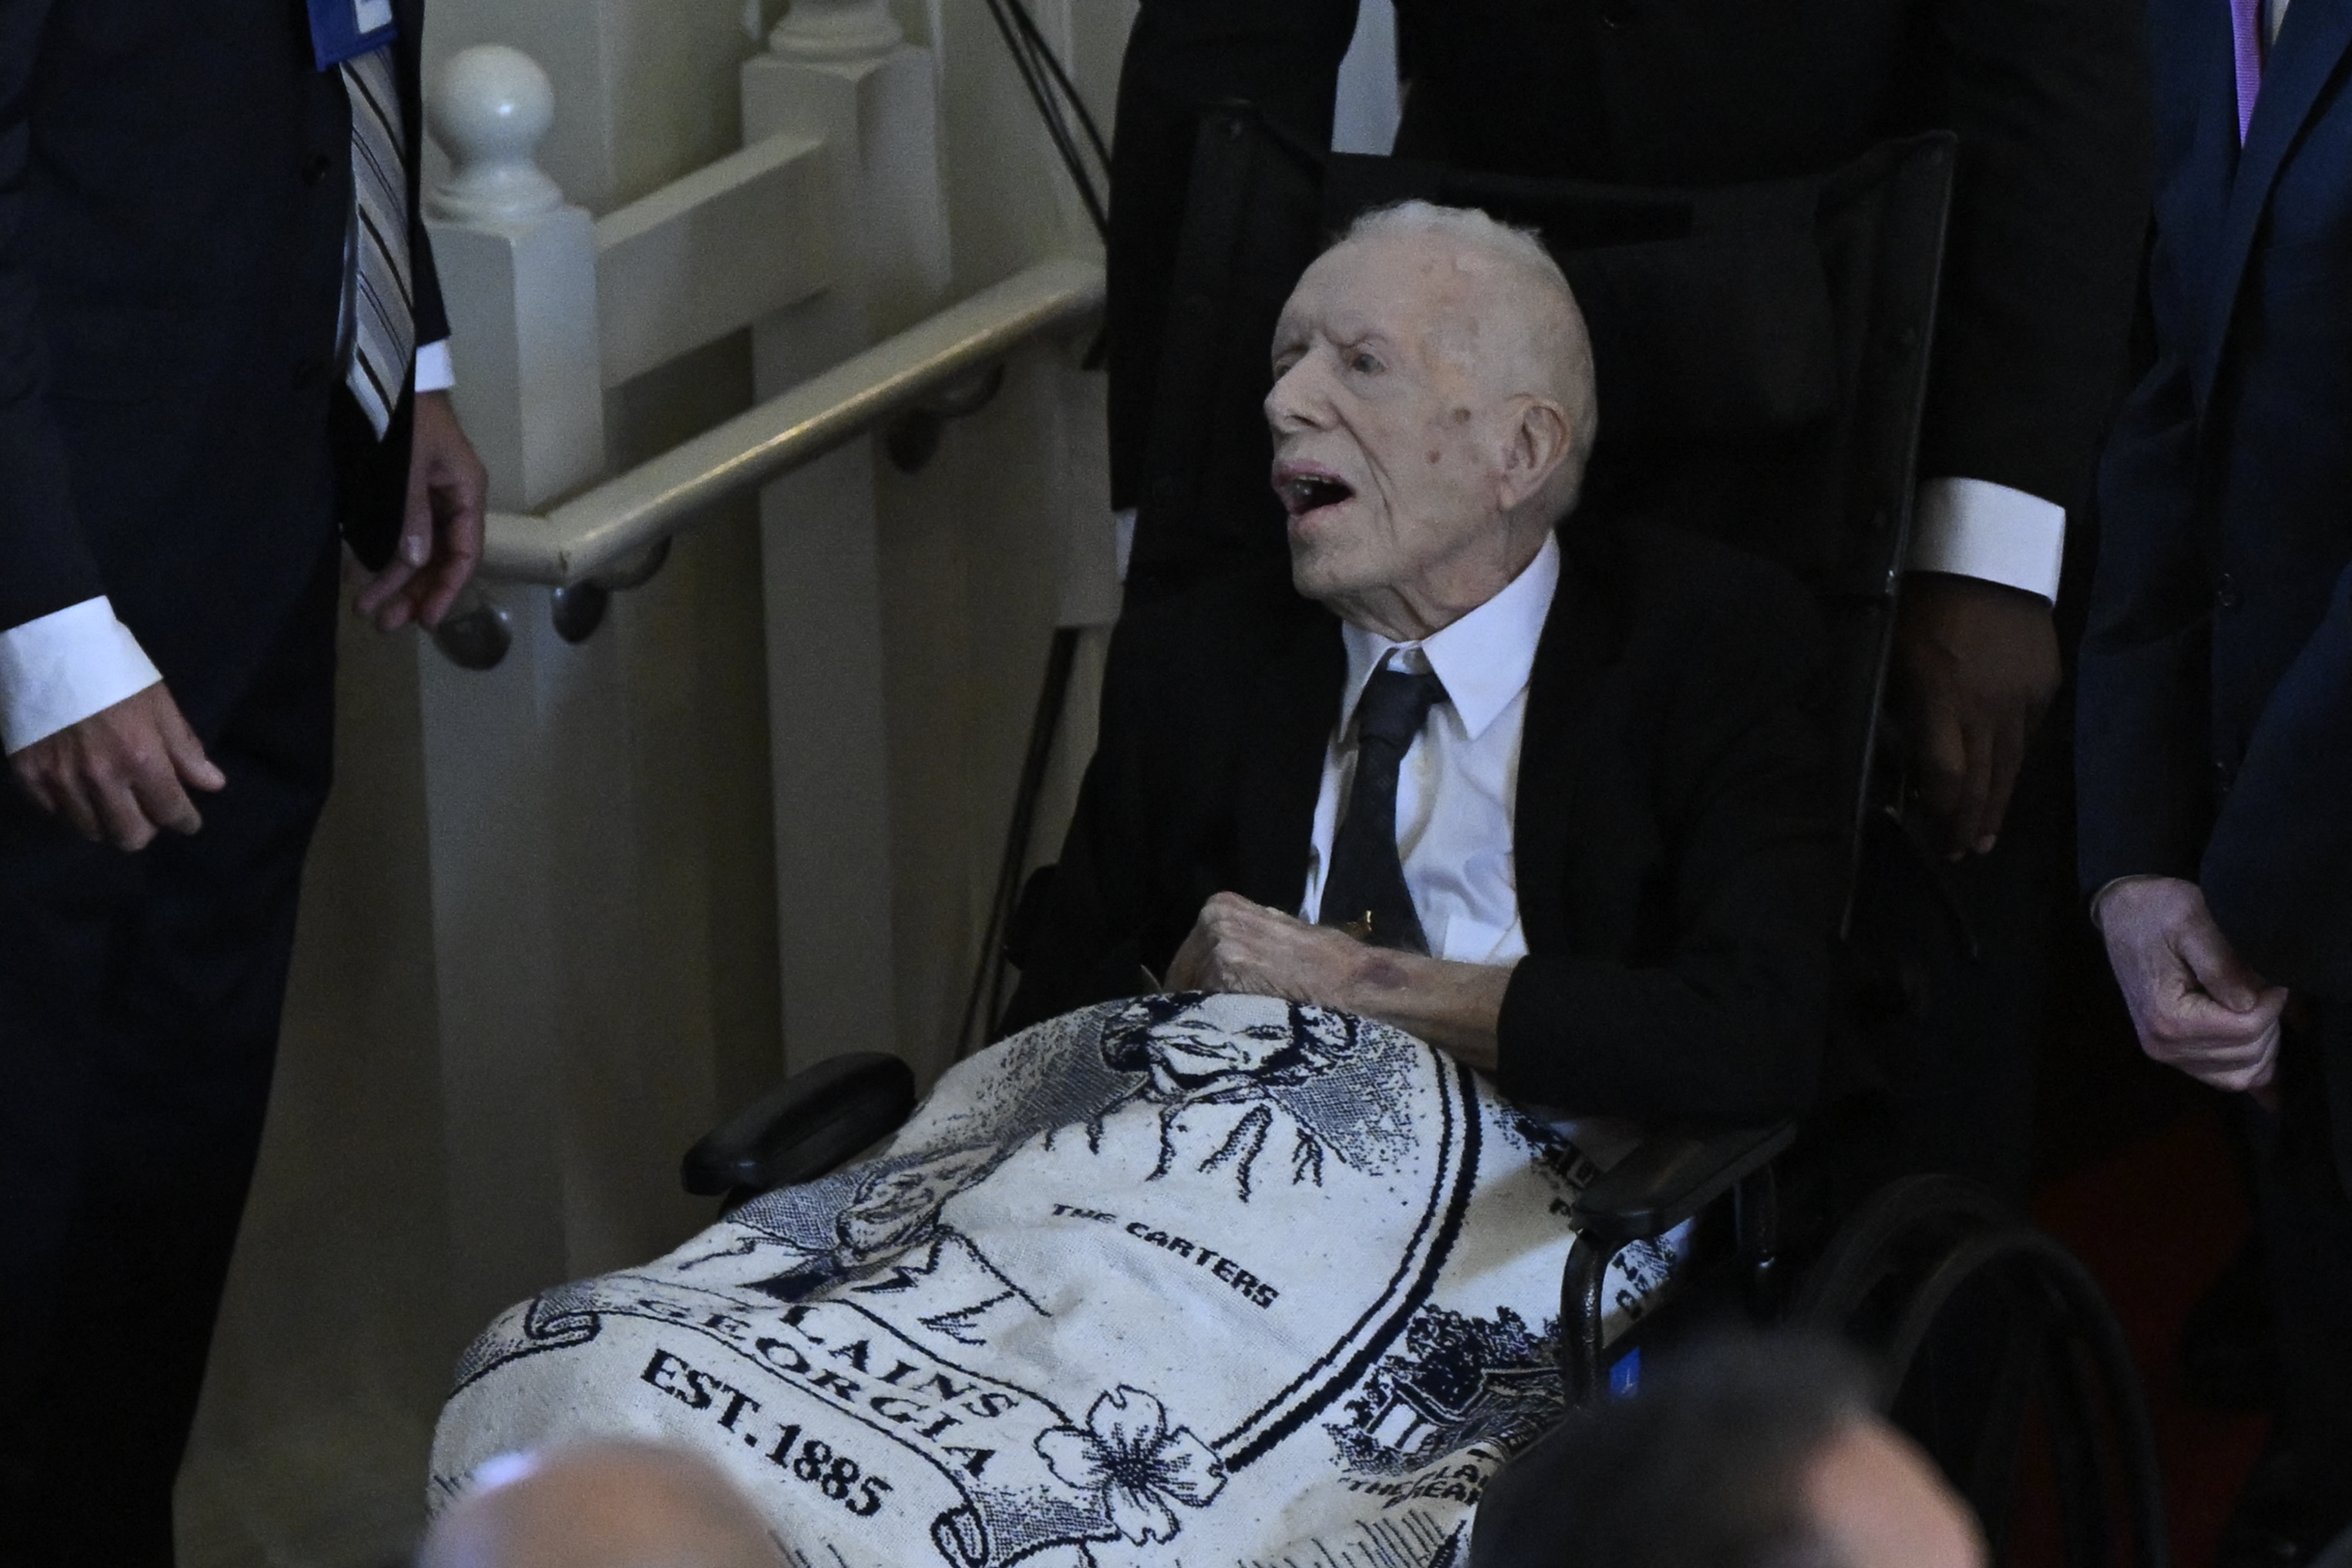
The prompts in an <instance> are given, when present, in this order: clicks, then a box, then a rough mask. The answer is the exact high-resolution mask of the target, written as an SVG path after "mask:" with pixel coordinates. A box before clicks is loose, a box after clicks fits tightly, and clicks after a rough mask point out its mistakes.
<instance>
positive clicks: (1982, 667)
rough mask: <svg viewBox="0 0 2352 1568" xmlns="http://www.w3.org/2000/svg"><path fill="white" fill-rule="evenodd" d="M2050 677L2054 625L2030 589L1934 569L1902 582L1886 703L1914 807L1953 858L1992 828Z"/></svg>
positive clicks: (2051, 688) (1984, 844)
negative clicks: (1915, 792) (1893, 706)
mask: <svg viewBox="0 0 2352 1568" xmlns="http://www.w3.org/2000/svg"><path fill="white" fill-rule="evenodd" d="M2058 673H2059V671H2058V633H2057V629H2056V628H2055V627H2054V626H2053V625H2052V624H2051V616H2050V602H2049V601H2048V600H2046V599H2044V598H2042V596H2041V595H2039V594H2029V593H2026V592H2025V591H2024V590H2023V589H2021V588H2011V587H2008V586H2006V585H2004V584H2000V583H1987V582H1984V581H1981V580H1980V579H1978V578H1975V577H1956V576H1951V575H1948V574H1945V573H1941V572H1915V573H1913V574H1911V575H1910V576H1909V577H1907V578H1906V579H1905V581H1904V584H1903V606H1902V611H1901V614H1900V616H1899V617H1898V618H1897V620H1896V622H1895V681H1896V690H1895V695H1896V700H1897V702H1898V704H1899V707H1900V711H1901V712H1902V715H1903V718H1904V721H1905V723H1906V727H1907V728H1908V731H1909V733H1910V741H1911V749H1912V763H1913V766H1914V767H1916V769H1917V773H1918V779H1919V793H1920V797H1921V801H1922V804H1924V805H1926V806H1927V812H1928V815H1929V816H1932V817H1933V818H1934V819H1935V821H1936V824H1937V826H1938V827H1939V828H1941V829H1942V832H1943V837H1944V844H1945V847H1946V850H1947V851H1948V853H1949V854H1950V855H1951V857H1952V858H1954V859H1958V858H1960V857H1961V856H1963V855H1966V854H1969V852H1971V851H1973V852H1975V853H1976V854H1979V855H1982V854H1984V853H1986V852H1987V851H1989V850H1990V849H1991V848H1992V847H1993V843H1994V841H1995V840H1996V839H1997V838H1999V837H2000V824H2001V818H2002V817H2003V816H2006V815H2008V812H2009V796H2010V792H2011V790H2012V789H2014V788H2015V787H2016V785H2017V770H2018V768H2019V767H2020V766H2021V765H2022V764H2023V763H2024V761H2025V748H2026V745H2027V743H2028V742H2030V741H2032V738H2033V731H2034V729H2035V727H2036V726H2037V725H2039V724H2040V723H2041V722H2042V712H2043V710H2046V709H2047V708H2048V707H2049V706H2050V699H2051V697H2052V696H2053V694H2054V693H2055V692H2056V691H2057V689H2058Z"/></svg>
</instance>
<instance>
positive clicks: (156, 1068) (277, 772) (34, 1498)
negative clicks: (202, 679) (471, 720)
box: [0, 551, 336, 1568]
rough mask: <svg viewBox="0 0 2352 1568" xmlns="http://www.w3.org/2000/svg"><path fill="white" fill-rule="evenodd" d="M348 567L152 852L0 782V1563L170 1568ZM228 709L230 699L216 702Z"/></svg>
mask: <svg viewBox="0 0 2352 1568" xmlns="http://www.w3.org/2000/svg"><path fill="white" fill-rule="evenodd" d="M335 564H336V563H335V557H334V554H333V553H332V552H331V551H325V552H322V553H321V557H320V566H319V570H318V573H317V574H316V578H315V581H314V582H313V583H312V584H311V586H310V589H309V591H308V592H306V593H305V594H304V595H302V596H301V597H300V599H299V602H298V603H297V604H296V605H294V607H293V608H292V609H291V611H290V612H289V614H288V615H287V616H286V618H285V620H284V623H283V625H282V626H281V628H280V630H279V631H278V635H277V637H276V639H275V641H274V642H273V643H272V644H271V645H270V647H269V650H268V656H267V658H266V659H265V660H264V661H263V663H262V665H261V666H260V668H258V669H257V671H256V672H255V673H254V674H253V675H252V676H251V677H250V678H249V679H246V680H244V681H243V682H242V683H241V684H242V689H241V690H240V691H237V692H236V693H234V694H230V695H229V698H228V700H226V701H215V702H213V703H207V704H206V706H207V707H208V708H211V709H213V710H215V711H218V712H220V713H223V714H225V715H226V717H225V718H224V719H222V720H221V721H218V722H216V723H215V724H212V725H208V726H207V729H208V730H209V732H208V733H205V735H204V739H205V743H206V746H207V748H208V749H209V751H210V752H211V755H212V758H213V760H214V761H215V763H218V764H219V765H220V767H221V769H222V770H223V772H225V773H226V774H227V775H228V784H227V787H226V788H225V789H223V790H222V791H221V792H220V793H218V794H217V795H208V796H197V797H196V799H197V804H198V806H199V809H201V810H202V812H203V813H204V818H205V826H204V828H203V830H202V831H201V832H199V833H197V834H195V835H194V837H185V838H183V837H178V836H176V835H173V834H169V833H166V834H164V835H163V836H162V837H159V838H158V839H157V840H156V842H155V843H154V844H152V846H150V847H148V848H147V849H146V850H144V851H142V853H140V854H137V855H124V854H121V853H120V852H118V851H116V850H114V849H111V848H108V847H101V846H98V845H92V844H88V843H85V842H83V841H82V840H81V839H80V838H79V837H76V836H75V835H74V834H73V833H72V832H71V831H70V830H69V829H68V828H67V827H65V826H63V825H62V824H60V823H58V822H57V821H55V820H53V819H51V818H49V817H47V816H43V815H42V814H41V813H39V812H38V811H37V810H36V809H35V808H34V807H33V806H32V805H30V804H29V803H28V802H27V801H26V799H25V798H24V797H23V795H22V794H21V792H20V791H18V790H16V788H15V787H14V785H13V783H11V784H5V785H0V796H5V798H0V1564H5V1565H6V1568H18V1565H20V1564H43V1565H47V1564H59V1565H63V1564H68V1563H71V1564H77V1565H79V1564H92V1563H107V1564H110V1565H116V1568H147V1565H150V1564H152V1565H155V1568H169V1564H170V1563H172V1560H173V1551H172V1485H173V1478H174V1477H175V1475H176V1474H177V1472H178V1469H179V1466H180V1459H181V1455H182V1453H183V1451H184V1448H185V1447H186V1444H187V1437H188V1430H189V1426H190V1425H191V1423H192V1422H193V1420H194V1415H195V1408H196V1400H197V1396H198V1394H200V1392H201V1390H202V1386H203V1381H204V1371H205V1353H206V1350H207V1347H208V1346H209V1343H210V1341H211V1337H212V1329H213V1321H214V1317H215V1312H216V1310H217V1309H218V1305H219V1300H220V1293H221V1287H222V1284H223V1281H224V1279H225V1278H226V1273H227V1269H228V1262H229V1255H230V1252H231V1249H232V1248H233V1247H234V1246H235V1243H236V1229H237V1222H238V1218H239V1215H240V1214H241V1212H242V1210H243V1207H244V1204H245V1195H246V1189H247V1184H248V1183H249V1181H250V1178H251V1176H252V1173H253V1163H254V1157H255V1153H256V1151H257V1147H258V1145H259V1142H260V1137H261V1128H262V1119H263V1113H264V1110H265V1108H266V1106H267V1104H268V1094H269V1081H270V1072H271V1068H272V1064H273V1061H274V1058H275V1056H276V1051H277V1045H278V1015H279V1011H280V1008H281V1006H282V1005H283V1002H284V998H285V991H286V975H287V967H288V962H289V954H290V952H291V950H292V946H293V940H294V914H295V905H296V900H297V896H298V893H299V887H300V881H301V871H302V858H303V855H304V852H305V850H306V849H307V848H308V847H309V844H310V831H311V828H312V826H313V825H314V824H315V823H316V821H317V820H318V815H319V809H320V805H322V804H323V803H324V801H325V798H326V793H327V786H328V781H329V775H330V772H331V756H332V742H333V724H332V709H333V695H334V620H335V595H336V578H335ZM211 695H212V696H213V697H215V699H218V698H219V697H220V696H221V695H222V694H219V693H213V694H211Z"/></svg>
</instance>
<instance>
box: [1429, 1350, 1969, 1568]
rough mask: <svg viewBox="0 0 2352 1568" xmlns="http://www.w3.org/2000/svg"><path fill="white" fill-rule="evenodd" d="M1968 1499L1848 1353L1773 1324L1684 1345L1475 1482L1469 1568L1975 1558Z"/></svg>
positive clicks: (1850, 1564)
mask: <svg viewBox="0 0 2352 1568" xmlns="http://www.w3.org/2000/svg"><path fill="white" fill-rule="evenodd" d="M1985 1560H1986V1559H1985V1549H1984V1542H1983V1540H1982V1538H1981V1537H1980V1536H1979V1533H1978V1531H1977V1527H1976V1521H1975V1520H1974V1519H1973V1518H1972V1517H1971V1516H1970V1515H1969V1510H1968V1508H1967V1505H1966V1504H1964V1503H1962V1502H1961V1501H1960V1500H1959V1499H1958V1497H1957V1496H1956V1495H1954V1493H1953V1492H1952V1490H1951V1489H1950V1488H1949V1487H1948V1486H1947V1485H1946V1484H1945V1483H1944V1479H1943V1478H1942V1477H1941V1476H1940V1475H1938V1474H1937V1471H1936V1468H1935V1467H1934V1466H1933V1465H1932V1464H1930V1463H1929V1462H1928V1460H1927V1456H1926V1455H1924V1454H1922V1453H1921V1452H1920V1451H1919V1450H1918V1448H1917V1447H1915V1446H1914V1445H1913V1444H1912V1443H1911V1442H1910V1441H1909V1439H1907V1438H1906V1437H1905V1436H1903V1435H1902V1434H1901V1433H1900V1432H1897V1431H1896V1430H1895V1428H1894V1427H1893V1426H1889V1425H1887V1423H1886V1422H1885V1420H1884V1419H1882V1418H1881V1417H1880V1416H1879V1415H1878V1414H1877V1412H1876V1410H1875V1408H1874V1405H1873V1404H1872V1402H1871V1400H1870V1397H1869V1386H1868V1383H1867V1380H1866V1378H1865V1377H1864V1374H1863V1373H1862V1372H1861V1370H1860V1368H1859V1367H1858V1366H1857V1365H1856V1363H1854V1361H1853V1357H1852V1356H1851V1355H1849V1354H1847V1353H1846V1352H1843V1350H1841V1349H1839V1348H1837V1347H1836V1346H1834V1345H1832V1344H1828V1343H1825V1342H1820V1341H1817V1340H1811V1339H1801V1338H1797V1337H1795V1336H1789V1335H1775V1336H1771V1337H1769V1338H1756V1337H1743V1338H1737V1339H1730V1340H1726V1341H1722V1342H1716V1343H1712V1344H1705V1345H1695V1346H1690V1347H1685V1348H1683V1349H1682V1350H1681V1351H1680V1352H1679V1353H1678V1354H1677V1355H1676V1356H1675V1358H1674V1359H1673V1361H1672V1363H1671V1366H1670V1370H1667V1371H1664V1372H1663V1373H1661V1375H1659V1376H1658V1377H1656V1378H1654V1379H1651V1380H1646V1381H1645V1382H1644V1383H1643V1387H1642V1389H1641V1391H1640V1392H1639V1393H1638V1394H1634V1395H1633V1397H1632V1398H1630V1399H1623V1400H1611V1401H1608V1402H1606V1403H1603V1404H1601V1405H1597V1406H1592V1407H1588V1408H1587V1409H1584V1410H1580V1411H1578V1412H1575V1413H1573V1414H1571V1415H1570V1416H1569V1418H1568V1419H1567V1420H1566V1421H1564V1422H1562V1423H1561V1424H1560V1425H1559V1426H1557V1427H1555V1428H1554V1429H1553V1430H1552V1431H1551V1432H1550V1433H1549V1434H1547V1435H1546V1436H1544V1437H1543V1439H1542V1440H1541V1441H1539V1442H1538V1443H1537V1444H1536V1445H1535V1446H1534V1447H1531V1448H1529V1449H1528V1451H1527V1452H1526V1453H1524V1454H1522V1455H1520V1456H1519V1457H1518V1458H1517V1459H1515V1460H1514V1461H1512V1463H1511V1464H1509V1465H1507V1466H1506V1467H1505V1468H1503V1470H1502V1471H1501V1472H1499V1473H1498V1474H1497V1475H1496V1478H1495V1479H1494V1480H1493V1481H1492V1482H1491V1483H1489V1485H1488V1486H1487V1488H1486V1496H1485V1498H1484V1499H1483V1500H1482V1501H1481V1503H1480V1505H1479V1510H1478V1519H1477V1524H1476V1526H1475V1532H1474V1534H1473V1536H1472V1539H1471V1545H1470V1568H1604V1565H1605V1568H1984V1563H1985Z"/></svg>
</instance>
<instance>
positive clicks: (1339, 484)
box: [1274, 468, 1356, 518]
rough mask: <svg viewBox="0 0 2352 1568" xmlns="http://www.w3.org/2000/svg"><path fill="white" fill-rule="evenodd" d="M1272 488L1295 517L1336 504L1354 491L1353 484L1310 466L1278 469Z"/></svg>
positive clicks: (1349, 496)
mask: <svg viewBox="0 0 2352 1568" xmlns="http://www.w3.org/2000/svg"><path fill="white" fill-rule="evenodd" d="M1274 488H1275V492H1276V494H1277V495H1279V496H1281V497H1282V504H1283V507H1284V509H1285V510H1287V511H1288V512H1289V513H1290V515H1291V516H1292V517H1294V518H1300V517H1305V516H1306V515H1307V513H1308V512H1311V511H1320V510H1322V509H1323V508H1325V507H1327V506H1337V505H1339V503H1340V502H1341V501H1343V500H1349V499H1350V498H1352V497H1353V496H1354V495H1355V493H1356V487H1355V486H1353V485H1351V484H1349V483H1348V482H1347V481H1346V480H1345V479H1339V478H1338V477H1337V476H1335V475H1332V474H1328V473H1322V472H1319V471H1317V470H1315V469H1311V468H1285V469H1281V470H1277V471H1276V475H1275V480H1274Z"/></svg>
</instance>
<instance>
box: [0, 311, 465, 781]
mask: <svg viewBox="0 0 2352 1568" xmlns="http://www.w3.org/2000/svg"><path fill="white" fill-rule="evenodd" d="M456 384H457V372H456V371H455V370H454V369H453V368H452V367H451V365H450V363H449V340H448V339H446V338H443V339H441V340H439V341H438V342H429V343H425V344H423V345H421V346H420V347H419V348H418V349H417V351H416V390H417V391H419V392H446V391H447V390H448V389H449V388H450V387H452V386H455V385H456ZM161 679H163V676H162V675H160V674H159V673H157V671H156V668H155V666H154V663H153V661H152V660H151V659H150V658H148V657H147V655H146V652H145V650H144V649H142V648H141V647H140V646H139V639H138V638H137V637H132V636H131V628H130V627H128V626H124V625H123V624H122V623H121V621H119V620H117V619H116V618H115V616H114V606H113V605H112V604H111V603H110V602H109V601H108V600H107V599H106V597H105V596H104V595H100V596H99V597H98V598H95V599H84V600H82V601H81V602H80V603H79V604H78V605H67V606H66V607H65V608H64V609H62V610H54V611H51V612H50V613H49V614H47V615H46V616H35V617H34V618H33V619H31V620H29V621H26V622H25V623H24V624H23V625H22V626H11V627H9V628H8V629H7V630H5V631H0V752H4V753H7V754H11V755H13V754H14V753H16V752H20V751H22V750H24V749H25V748H26V746H29V745H31V744H32V743H33V742H36V741H38V740H40V739H42V738H44V737H45V736H48V735H53V734H55V733H57V732H58V731H59V730H62V729H64V728H65V727H66V726H67V725H68V724H79V722H81V721H83V720H84V719H87V718H89V716H90V715H91V714H93V713H96V712H98V711H99V710H101V709H106V708H111V707H113V706H114V705H115V704H116V703H118V702H120V701H121V700H123V699H124V698H126V697H130V696H132V695H135V694H136V693H138V692H141V691H144V690H145V689H147V688H149V687H151V686H152V685H154V684H155V683H156V682H157V681H158V680H161Z"/></svg>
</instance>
